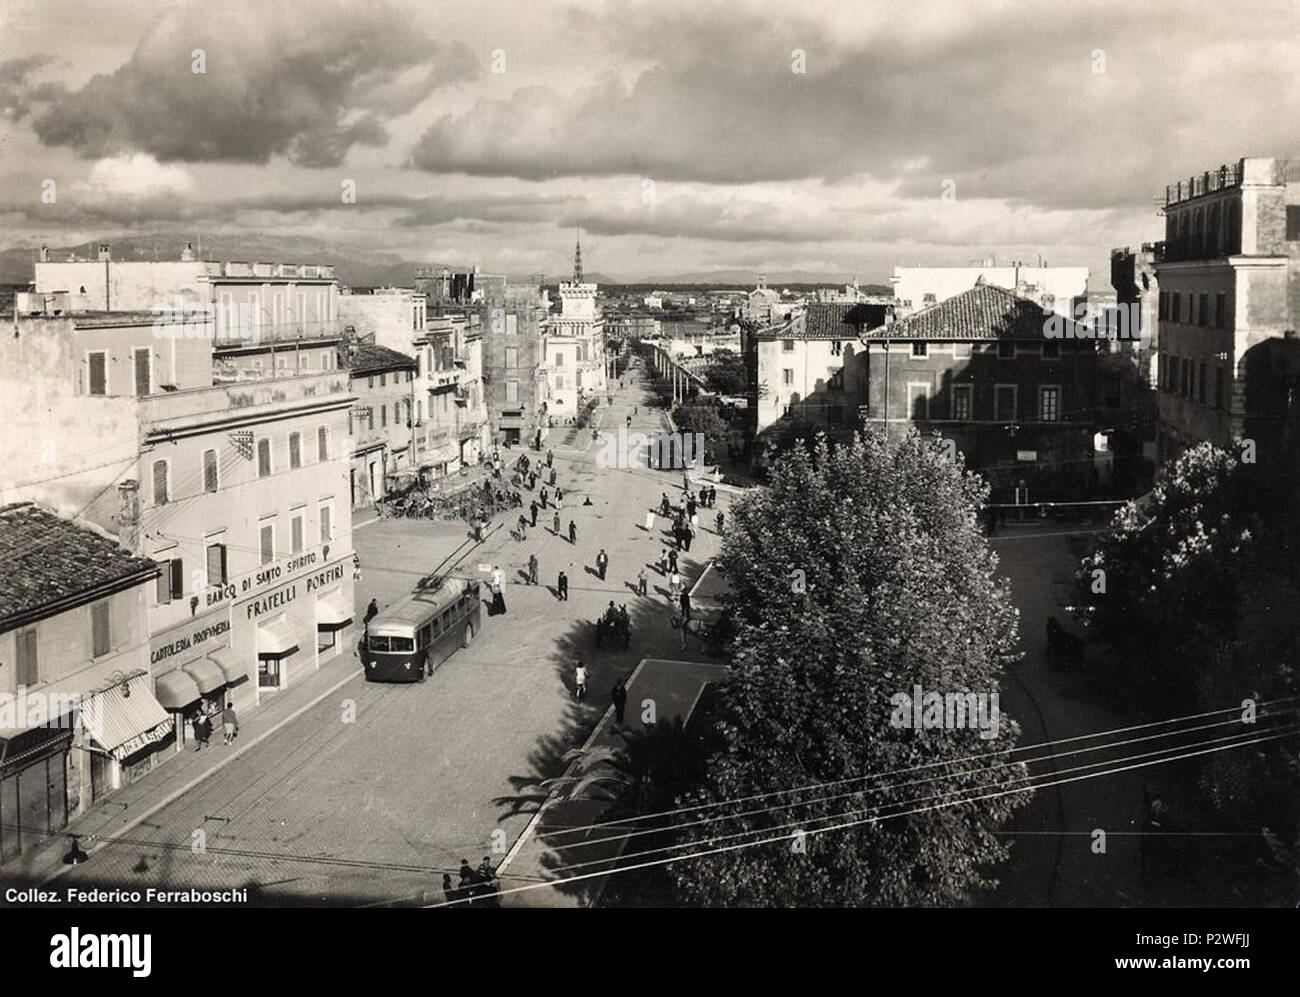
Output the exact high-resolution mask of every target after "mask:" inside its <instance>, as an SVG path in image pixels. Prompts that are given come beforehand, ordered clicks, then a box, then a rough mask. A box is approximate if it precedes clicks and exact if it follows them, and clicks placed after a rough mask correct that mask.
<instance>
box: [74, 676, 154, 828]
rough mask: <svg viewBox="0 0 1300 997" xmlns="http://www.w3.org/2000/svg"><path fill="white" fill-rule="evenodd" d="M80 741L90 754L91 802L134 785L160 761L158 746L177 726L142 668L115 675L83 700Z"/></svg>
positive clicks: (84, 696)
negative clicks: (159, 700)
mask: <svg viewBox="0 0 1300 997" xmlns="http://www.w3.org/2000/svg"><path fill="white" fill-rule="evenodd" d="M81 727H82V743H81V745H80V747H81V748H82V749H83V750H85V751H86V752H88V753H89V755H90V801H89V802H91V803H97V802H98V801H99V800H101V799H103V798H104V797H105V796H107V795H108V794H110V793H112V792H114V791H116V790H118V789H121V788H122V787H123V786H127V785H130V784H131V783H133V782H135V781H136V780H137V779H139V778H141V777H143V776H144V775H146V774H148V773H149V772H151V771H152V770H153V769H154V767H155V766H156V765H157V764H158V762H159V750H158V749H159V748H160V747H161V746H162V745H164V744H165V743H166V742H167V741H168V740H169V739H170V737H171V736H172V734H173V733H174V731H175V729H176V718H175V717H173V716H171V715H170V714H168V712H167V711H166V710H165V709H163V706H162V704H161V703H160V702H158V700H157V698H156V697H155V696H154V694H153V682H152V681H151V680H150V677H149V673H148V672H147V671H145V670H144V669H143V668H141V669H138V670H136V671H133V672H131V673H129V674H126V675H122V674H121V673H117V674H115V675H114V676H113V677H112V678H110V679H109V680H108V681H107V682H106V683H105V684H104V685H103V686H101V687H100V688H98V689H95V690H92V691H90V692H88V693H86V694H85V695H83V696H82V698H81Z"/></svg>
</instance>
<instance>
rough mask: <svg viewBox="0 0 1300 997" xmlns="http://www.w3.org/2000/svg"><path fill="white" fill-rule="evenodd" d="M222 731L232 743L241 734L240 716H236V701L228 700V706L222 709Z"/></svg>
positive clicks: (227, 741)
mask: <svg viewBox="0 0 1300 997" xmlns="http://www.w3.org/2000/svg"><path fill="white" fill-rule="evenodd" d="M221 733H222V735H223V736H224V737H225V739H226V743H227V744H230V743H231V742H233V741H234V740H235V738H237V737H238V736H239V717H237V716H235V701H234V700H233V699H231V700H227V702H226V708H225V709H224V710H222V711H221Z"/></svg>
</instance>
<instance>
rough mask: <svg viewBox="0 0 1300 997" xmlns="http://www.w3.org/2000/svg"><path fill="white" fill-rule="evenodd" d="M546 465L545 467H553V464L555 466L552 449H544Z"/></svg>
mask: <svg viewBox="0 0 1300 997" xmlns="http://www.w3.org/2000/svg"><path fill="white" fill-rule="evenodd" d="M546 466H547V467H554V466H555V451H554V450H547V451H546Z"/></svg>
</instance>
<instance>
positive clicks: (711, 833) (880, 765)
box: [670, 433, 1027, 906]
mask: <svg viewBox="0 0 1300 997" xmlns="http://www.w3.org/2000/svg"><path fill="white" fill-rule="evenodd" d="M984 494H985V489H984V486H983V485H982V483H981V482H980V480H979V479H978V478H977V477H976V476H974V475H972V474H969V473H965V472H963V471H961V470H960V469H959V468H957V467H956V466H955V465H953V464H952V463H950V462H947V461H945V460H944V458H943V455H942V454H941V452H940V451H938V450H937V449H936V448H935V447H934V446H933V444H932V443H930V442H928V441H926V440H923V439H922V438H921V437H919V436H918V435H917V434H915V433H913V434H911V435H910V436H908V437H907V438H905V439H904V440H901V441H893V442H891V441H888V440H886V439H885V438H884V437H883V436H881V435H879V434H876V433H868V434H867V435H864V436H857V437H855V438H854V439H853V441H852V443H848V444H843V445H833V444H832V443H830V442H829V441H828V440H827V439H826V438H825V437H819V438H818V439H817V440H816V441H815V442H814V443H813V445H812V446H811V448H810V449H804V448H799V449H796V450H795V451H793V452H792V453H789V454H786V455H784V456H782V457H780V458H779V459H778V460H777V461H776V463H775V464H774V466H773V467H772V469H771V473H770V483H769V486H768V487H766V488H764V489H761V490H756V491H755V492H752V493H751V494H749V495H747V496H746V497H745V498H743V499H742V500H741V501H739V502H738V503H736V504H735V505H734V506H733V507H732V511H731V514H730V516H729V520H730V522H729V525H728V529H727V531H726V535H725V538H724V541H723V552H722V556H721V558H720V561H719V566H720V567H721V568H722V570H723V571H724V572H725V574H726V576H727V578H728V579H729V580H730V582H731V584H732V586H733V587H734V593H733V594H732V595H731V597H730V598H729V600H728V601H729V606H730V608H731V610H732V612H733V614H734V617H735V622H736V626H737V631H736V635H735V639H734V642H733V645H732V648H733V653H734V658H733V661H732V670H731V674H730V676H729V678H728V679H727V680H726V681H725V683H724V684H723V685H722V686H721V688H720V689H719V692H718V695H717V697H716V699H715V704H716V705H715V706H714V708H713V710H712V711H711V714H710V716H709V718H708V722H709V723H710V724H711V725H712V727H713V731H712V733H713V734H714V736H716V737H717V738H719V740H720V743H721V744H722V745H723V747H722V748H721V749H720V750H718V751H717V752H716V753H714V754H713V755H712V756H711V757H710V758H709V760H708V762H707V774H706V777H705V779H704V782H703V784H702V786H701V787H700V788H698V789H697V790H695V791H694V792H692V793H691V794H688V796H687V797H686V798H685V800H684V802H685V803H686V804H688V805H690V804H705V805H707V804H718V806H716V807H711V808H710V809H708V810H705V811H701V812H699V813H700V814H701V815H702V816H700V817H698V818H693V819H698V820H701V821H702V823H700V824H698V826H695V827H691V828H687V829H685V830H684V831H683V841H685V842H690V843H693V844H694V846H695V848H696V849H697V850H704V849H706V848H707V847H710V845H708V844H706V843H713V842H716V844H715V845H713V846H714V847H716V846H717V845H727V844H739V843H741V842H744V841H755V840H762V839H764V838H778V837H779V838H782V839H783V840H781V841H778V842H774V843H772V844H766V845H760V846H757V847H750V848H745V849H742V850H736V851H731V852H726V853H723V854H718V855H712V856H708V857H704V858H695V859H691V860H689V861H684V862H679V863H675V864H673V865H672V866H670V870H671V874H672V875H673V877H674V879H675V880H676V883H677V888H678V890H679V891H680V894H681V895H682V896H683V897H684V898H685V899H686V900H688V901H690V902H694V903H703V904H724V905H734V904H742V905H745V904H748V905H789V904H800V905H827V906H838V905H873V904H879V905H896V904H950V903H954V902H957V901H959V900H960V899H961V898H962V897H963V896H965V895H966V894H967V892H968V891H970V890H971V889H975V888H979V887H985V886H989V885H992V883H991V881H990V880H989V878H988V877H987V870H988V868H989V867H991V866H993V865H994V864H995V863H997V862H998V861H1000V860H1001V859H1003V858H1004V857H1005V856H1006V853H1007V850H1006V846H1005V845H1004V844H1002V843H1001V842H1000V841H999V840H998V839H997V838H996V837H994V835H993V833H992V832H993V830H994V829H995V828H996V827H997V826H999V825H1000V824H1001V823H1002V822H1003V821H1005V820H1006V819H1007V818H1008V817H1009V815H1010V814H1011V813H1012V812H1013V810H1014V809H1015V808H1016V807H1017V806H1018V805H1020V803H1022V802H1023V801H1024V799H1025V798H1026V797H1027V794H1026V793H1024V792H1021V791H1018V790H1019V788H1020V787H1022V786H1023V783H1020V782H1018V780H1020V779H1022V778H1023V776H1024V768H1023V766H1021V765H1020V764H1018V763H1011V762H1009V761H1008V759H1007V757H1006V756H1005V755H1003V754H1002V753H1003V752H1004V751H1006V750H1007V749H1009V748H1010V747H1011V746H1012V745H1013V744H1014V741H1015V738H1016V736H1017V735H1018V728H1017V727H1016V725H1015V724H1014V722H1011V721H1009V720H1008V719H1007V718H1006V717H1001V718H1000V719H1001V728H1000V733H999V736H997V737H996V738H992V739H984V738H981V737H980V736H979V731H978V730H973V729H926V730H912V729H907V728H904V727H901V726H898V725H896V723H895V721H896V720H897V719H898V717H897V712H898V711H897V705H896V700H895V697H896V696H897V695H898V694H900V693H901V694H908V695H910V694H912V692H913V687H914V686H916V685H920V686H922V688H923V690H924V691H927V692H937V693H940V694H943V693H947V692H951V693H955V692H958V691H963V692H964V691H970V692H974V693H977V694H978V693H990V694H991V693H996V692H997V691H998V685H999V681H1000V678H1001V673H1002V664H1003V661H1004V660H1005V659H1006V658H1007V656H1008V655H1010V654H1011V653H1012V651H1013V648H1014V645H1015V642H1016V614H1015V610H1014V609H1013V608H1012V606H1011V604H1010V601H1009V594H1008V592H1007V590H1006V588H1005V586H1004V585H1002V584H1001V583H999V582H997V581H996V580H995V578H994V570H995V568H996V559H995V557H994V556H993V554H991V553H990V551H989V549H988V547H987V545H986V543H985V541H984V538H983V536H982V535H981V532H980V530H979V527H978V525H977V522H976V509H977V507H978V505H979V504H980V502H981V501H982V500H983V498H984ZM890 773H895V774H892V775H891V774H890ZM842 780H848V781H846V782H845V781H842ZM821 783H827V784H830V785H829V788H827V789H825V790H822V791H820V792H807V791H803V792H800V791H799V790H800V789H801V788H802V787H811V786H816V785H817V784H821ZM1007 789H1016V790H1017V791H1015V792H1011V793H1010V794H1009V795H1004V796H1001V797H998V798H994V799H987V800H980V801H976V802H972V803H966V804H958V805H955V806H951V807H937V808H936V807H935V804H938V803H941V802H944V801H948V802H951V801H953V800H955V799H958V798H966V797H969V796H978V795H983V794H986V793H997V792H1000V791H1003V790H1007ZM763 794H779V795H776V796H765V795H763ZM756 796H759V797H761V798H760V799H759V800H757V801H756V800H755V799H754V797H756ZM829 797H833V798H829ZM746 798H749V802H724V801H741V800H745V799H746ZM924 798H929V799H924ZM927 806H929V807H931V809H928V810H924V812H919V813H914V814H910V815H907V816H899V817H895V818H893V819H882V820H878V821H877V822H875V823H866V822H864V821H865V820H866V819H867V818H868V817H870V816H872V815H873V811H872V809H871V808H878V809H876V810H875V811H874V813H875V815H877V816H881V817H885V816H887V815H888V814H889V813H898V812H901V811H909V810H914V809H918V808H925V807H927ZM742 815H744V816H742ZM849 821H858V822H859V823H858V824H857V826H854V827H850V828H846V829H842V830H832V831H828V832H826V833H824V834H817V833H815V832H816V830H817V829H818V828H826V827H831V826H833V825H835V824H841V823H845V822H849ZM795 830H804V831H806V832H807V836H806V837H803V838H802V839H799V838H796V837H795V836H794V831H795ZM742 832H746V833H743V834H742V836H741V837H739V838H725V839H724V836H726V835H736V834H738V833H742ZM717 839H723V840H717ZM686 850H687V852H688V853H689V851H690V850H691V849H690V848H688V849H686Z"/></svg>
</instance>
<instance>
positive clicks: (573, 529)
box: [569, 519, 578, 547]
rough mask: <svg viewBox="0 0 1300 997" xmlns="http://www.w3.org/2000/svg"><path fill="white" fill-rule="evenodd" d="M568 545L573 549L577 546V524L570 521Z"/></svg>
mask: <svg viewBox="0 0 1300 997" xmlns="http://www.w3.org/2000/svg"><path fill="white" fill-rule="evenodd" d="M569 543H571V544H573V545H574V546H575V547H576V546H577V544H578V524H577V523H575V522H574V521H573V520H572V519H570V520H569Z"/></svg>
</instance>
